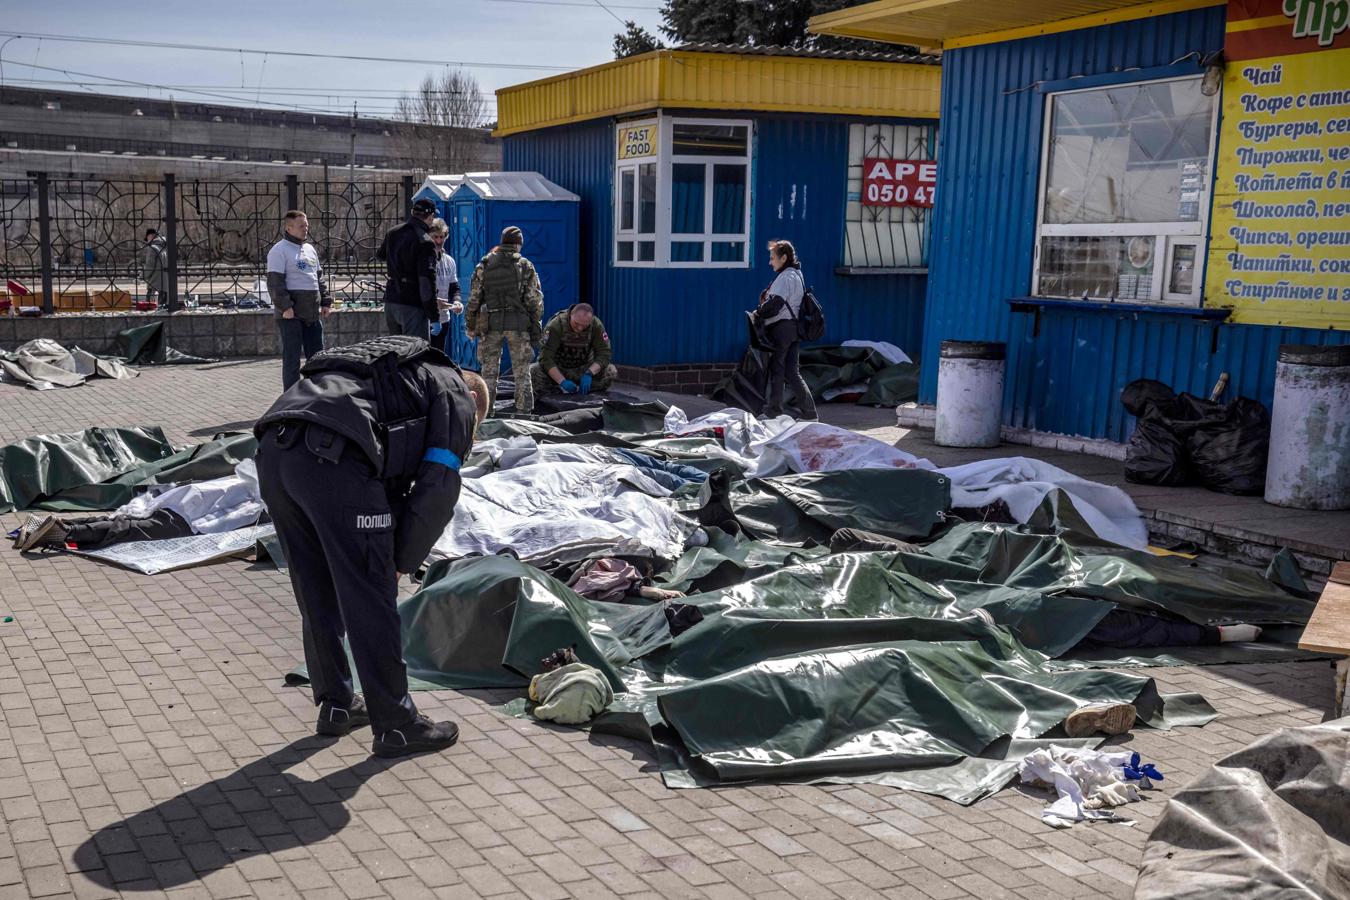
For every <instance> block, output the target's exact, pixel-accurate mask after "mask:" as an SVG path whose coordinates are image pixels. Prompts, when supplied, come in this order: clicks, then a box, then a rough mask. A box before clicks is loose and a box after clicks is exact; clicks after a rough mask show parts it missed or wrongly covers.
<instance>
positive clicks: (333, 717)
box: [314, 694, 370, 737]
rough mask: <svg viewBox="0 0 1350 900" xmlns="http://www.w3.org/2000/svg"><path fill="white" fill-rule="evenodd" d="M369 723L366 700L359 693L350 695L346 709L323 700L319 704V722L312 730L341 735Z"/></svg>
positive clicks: (329, 735) (330, 735)
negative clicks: (349, 704) (349, 702)
mask: <svg viewBox="0 0 1350 900" xmlns="http://www.w3.org/2000/svg"><path fill="white" fill-rule="evenodd" d="M369 724H370V714H369V713H367V712H366V701H365V700H363V699H362V698H361V695H360V694H357V695H356V696H354V697H352V704H351V706H349V707H347V708H346V709H344V708H342V707H341V706H337V705H335V704H333V703H329V702H328V701H327V700H325V701H324V702H323V703H321V704H320V705H319V724H317V725H315V726H314V731H315V732H316V733H318V734H322V735H325V736H327V737H342V736H343V735H344V734H348V733H349V732H351V730H352V729H353V728H360V727H361V726H363V725H369Z"/></svg>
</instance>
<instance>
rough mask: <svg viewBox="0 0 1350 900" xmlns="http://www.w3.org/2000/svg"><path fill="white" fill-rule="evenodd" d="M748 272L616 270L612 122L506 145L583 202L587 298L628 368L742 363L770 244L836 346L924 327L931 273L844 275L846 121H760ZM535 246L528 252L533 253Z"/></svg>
mask: <svg viewBox="0 0 1350 900" xmlns="http://www.w3.org/2000/svg"><path fill="white" fill-rule="evenodd" d="M754 118H755V121H756V136H755V155H754V160H753V179H754V180H753V185H752V197H751V202H752V203H753V204H754V207H753V212H752V215H751V231H750V250H751V259H752V261H753V263H754V265H753V266H752V267H751V268H749V269H702V270H700V269H632V268H614V267H613V266H612V265H611V262H610V260H611V256H612V253H613V243H612V231H611V222H612V216H613V212H612V208H611V198H612V193H613V189H612V182H613V169H614V161H613V155H614V123H613V121H612V120H601V121H597V122H585V123H579V124H576V125H566V126H560V127H557V128H548V129H544V130H541V131H532V132H526V133H523V134H518V135H511V136H509V137H507V138H505V139H504V141H503V143H504V145H505V146H504V154H505V165H506V168H507V169H508V170H533V171H536V172H539V173H541V174H542V175H544V177H546V178H548V179H550V180H551V181H554V182H556V183H557V184H559V185H561V186H562V187H565V188H567V189H568V190H570V191H573V192H575V193H577V194H578V195H580V196H581V242H580V243H581V296H582V298H583V299H588V300H590V301H592V302H593V303H595V305H596V313H597V315H599V316H600V317H601V318H602V319H603V320H604V322H605V326H606V328H607V329H608V330H609V334H610V338H611V339H612V340H613V342H614V354H615V359H616V361H618V362H620V363H625V364H628V365H639V366H649V365H661V364H672V363H710V362H734V361H736V360H738V359H740V357H741V355H742V353H743V352H744V351H745V343H746V335H745V316H744V313H743V311H744V310H748V309H753V308H754V306H755V304H756V302H757V301H758V299H759V292H760V291H761V290H762V289H763V288H765V287H766V286H768V284H769V282H770V281H771V280H772V279H771V277H770V270H769V265H768V261H767V253H766V252H765V250H764V245H765V243H766V242H767V241H769V240H770V239H773V238H786V239H787V240H790V241H792V242H793V244H794V245H795V246H796V247H797V250H798V253H799V254H800V255H801V257H802V259H803V268H802V271H803V274H805V275H806V281H807V283H808V284H810V285H813V286H814V287H815V290H816V294H817V295H818V296H819V297H820V299H821V302H822V303H823V304H824V305H825V309H826V317H827V321H828V325H829V328H828V331H827V333H826V336H825V340H826V341H843V340H848V339H850V338H858V339H866V340H880V341H890V342H891V343H893V344H896V345H897V346H899V347H902V348H904V349H905V350H907V351H910V352H911V353H912V352H913V348H915V347H916V346H918V342H919V339H920V335H921V332H922V328H923V297H924V276H922V275H850V276H843V275H835V274H834V268H835V266H836V265H838V263H839V259H840V252H841V248H842V240H843V227H844V226H843V221H844V190H845V179H846V176H847V160H848V124H849V122H850V121H854V120H852V119H847V118H835V117H825V116H817V117H800V116H796V117H788V116H765V115H760V116H756V117H754ZM529 252H530V248H529V247H528V246H527V247H526V248H525V255H526V256H529Z"/></svg>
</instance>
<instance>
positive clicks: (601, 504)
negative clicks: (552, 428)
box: [430, 445, 694, 561]
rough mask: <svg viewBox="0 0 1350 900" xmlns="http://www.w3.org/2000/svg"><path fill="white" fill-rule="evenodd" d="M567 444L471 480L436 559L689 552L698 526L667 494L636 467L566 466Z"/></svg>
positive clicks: (437, 548)
mask: <svg viewBox="0 0 1350 900" xmlns="http://www.w3.org/2000/svg"><path fill="white" fill-rule="evenodd" d="M562 446H565V445H555V446H553V447H549V448H548V450H547V451H546V452H544V454H543V456H544V457H545V458H546V460H547V461H541V462H537V463H533V464H530V463H528V462H526V461H525V460H519V459H517V460H515V461H514V462H515V465H514V467H513V468H509V469H501V470H499V471H495V472H491V473H489V474H486V475H483V476H481V477H478V478H466V479H465V480H464V485H463V488H462V489H461V492H460V495H459V503H458V505H457V506H456V507H455V517H454V518H453V519H451V520H450V526H449V527H448V528H447V529H446V530H445V533H444V534H443V535H441V538H440V540H438V541H437V542H436V545H435V546H434V547H432V549H431V556H430V558H431V559H433V560H434V559H460V558H462V557H465V556H469V555H473V554H482V555H488V554H495V553H500V552H504V551H511V552H513V553H514V554H515V555H516V556H518V557H519V558H520V559H522V560H526V561H528V560H531V559H541V558H545V557H548V556H550V555H552V554H553V553H554V552H555V551H557V550H559V549H561V548H564V547H568V546H572V545H580V544H597V543H598V544H607V545H609V546H610V547H612V548H613V551H612V552H614V553H616V554H624V555H626V554H637V555H645V554H656V555H658V556H662V557H665V558H669V559H673V558H675V557H677V556H679V555H680V553H681V552H683V550H684V542H685V538H686V537H687V536H688V534H689V533H690V532H691V531H692V530H693V528H694V526H693V524H692V523H689V522H687V521H686V520H685V519H683V518H681V517H680V516H678V515H677V514H676V513H675V509H674V506H673V505H672V504H671V503H669V502H668V501H666V500H665V499H663V498H665V497H666V496H668V495H669V493H670V492H669V491H668V490H666V489H665V488H663V487H662V486H661V485H659V484H657V483H656V482H655V481H653V480H652V479H651V478H648V477H647V476H646V475H644V474H643V473H642V471H641V470H640V469H638V468H636V467H635V466H627V465H615V464H612V463H611V464H602V463H595V462H564V461H559V460H558V459H557V457H558V456H559V455H562V454H565V453H566V451H563V450H561V447H562ZM512 449H516V448H512ZM541 449H542V448H541ZM568 449H569V450H574V449H577V448H575V447H569V448H568ZM503 461H507V462H509V461H510V460H509V459H508V460H503Z"/></svg>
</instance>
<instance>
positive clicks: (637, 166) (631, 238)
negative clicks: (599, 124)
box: [611, 116, 665, 269]
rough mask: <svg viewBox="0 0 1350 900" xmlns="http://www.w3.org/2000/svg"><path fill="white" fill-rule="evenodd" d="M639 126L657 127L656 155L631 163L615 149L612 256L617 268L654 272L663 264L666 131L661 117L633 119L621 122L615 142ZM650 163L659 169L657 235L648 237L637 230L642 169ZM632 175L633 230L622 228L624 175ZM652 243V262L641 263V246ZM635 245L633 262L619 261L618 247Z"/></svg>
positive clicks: (644, 261)
mask: <svg viewBox="0 0 1350 900" xmlns="http://www.w3.org/2000/svg"><path fill="white" fill-rule="evenodd" d="M637 125H655V126H656V128H657V148H656V150H657V152H656V153H653V154H651V155H648V156H634V157H629V158H628V159H619V158H618V146H617V144H616V145H615V148H614V201H613V204H612V209H613V210H614V227H613V229H612V230H613V232H614V240H613V246H612V247H611V252H612V253H613V256H612V259H613V264H614V266H615V267H616V268H626V269H627V268H632V269H651V268H655V267H656V266H657V264H658V263H659V262H660V260H661V237H660V235H661V150H660V146H661V131H662V129H663V128H664V127H665V123H663V122H662V121H661V119H660V117H659V116H657V117H653V118H644V119H634V120H632V121H627V122H619V123H617V124H616V125H615V140H616V141H617V135H618V129H620V128H632V127H633V126H637ZM647 163H653V164H655V165H656V231H655V232H654V233H651V234H648V233H644V232H639V231H638V228H639V227H640V225H641V222H642V215H641V210H642V179H641V172H642V166H643V165H644V164H647ZM626 171H631V172H632V173H633V227H632V228H623V227H622V224H623V173H624V172H626ZM646 240H650V241H652V242H653V243H654V244H655V247H656V249H655V252H654V253H653V258H652V259H650V260H640V259H638V244H639V243H640V242H642V241H646ZM625 242H632V244H633V258H632V259H631V260H621V259H619V244H620V243H625Z"/></svg>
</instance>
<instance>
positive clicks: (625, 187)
mask: <svg viewBox="0 0 1350 900" xmlns="http://www.w3.org/2000/svg"><path fill="white" fill-rule="evenodd" d="M751 141H752V128H751V123H750V122H748V121H743V120H729V119H678V118H672V117H668V116H662V117H659V118H657V119H647V120H642V121H637V122H623V123H620V124H619V126H618V129H617V150H616V157H615V167H614V264H615V265H616V266H662V267H692V268H744V267H746V266H748V265H749V255H748V253H747V244H748V242H749V236H750V161H751Z"/></svg>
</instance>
